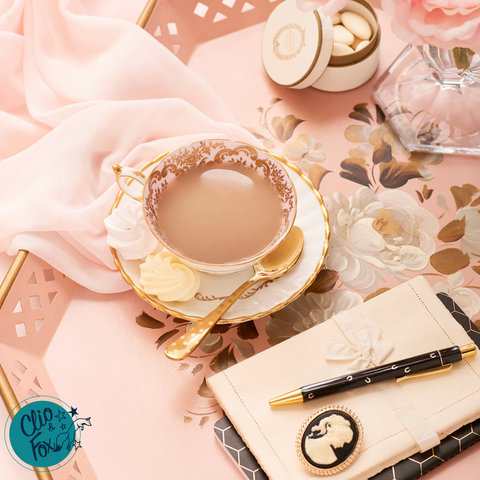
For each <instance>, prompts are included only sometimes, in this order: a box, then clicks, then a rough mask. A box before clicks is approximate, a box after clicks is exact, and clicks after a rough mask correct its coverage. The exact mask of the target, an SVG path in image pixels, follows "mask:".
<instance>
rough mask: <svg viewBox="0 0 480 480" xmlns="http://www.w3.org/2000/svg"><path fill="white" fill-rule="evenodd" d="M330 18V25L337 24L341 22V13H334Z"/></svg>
mask: <svg viewBox="0 0 480 480" xmlns="http://www.w3.org/2000/svg"><path fill="white" fill-rule="evenodd" d="M330 20H332V25H338V24H339V23H342V19H341V15H340V14H339V13H334V14H333V15H331V16H330Z"/></svg>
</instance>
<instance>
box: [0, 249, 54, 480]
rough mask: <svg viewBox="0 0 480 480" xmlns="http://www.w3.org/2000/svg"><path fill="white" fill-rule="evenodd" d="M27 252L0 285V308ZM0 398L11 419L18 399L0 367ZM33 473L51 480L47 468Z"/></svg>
mask: <svg viewBox="0 0 480 480" xmlns="http://www.w3.org/2000/svg"><path fill="white" fill-rule="evenodd" d="M27 256H28V251H27V250H19V251H18V253H17V255H16V256H15V258H14V259H13V262H12V264H11V265H10V268H9V269H8V272H7V274H6V275H5V278H4V279H3V281H2V284H1V285H0V308H2V306H3V304H4V302H5V299H6V298H7V295H8V294H9V292H10V290H11V288H12V286H13V284H14V283H15V280H16V279H17V276H18V274H19V272H20V270H21V269H22V266H23V264H24V263H25V260H26V259H27ZM0 396H1V397H2V400H3V403H4V404H5V407H6V409H7V412H8V414H9V415H10V417H11V418H12V419H13V417H14V416H15V414H16V413H17V412H18V411H19V410H20V408H19V407H18V403H19V402H18V399H17V396H16V395H15V392H14V391H13V389H12V385H11V384H10V382H9V381H8V378H7V375H6V374H5V370H4V369H3V367H2V366H1V365H0ZM32 468H33V470H34V471H35V474H36V476H37V478H38V480H53V477H52V474H51V473H50V470H49V469H48V468H37V467H32Z"/></svg>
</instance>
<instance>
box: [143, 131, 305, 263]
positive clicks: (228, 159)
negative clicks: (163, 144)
mask: <svg viewBox="0 0 480 480" xmlns="http://www.w3.org/2000/svg"><path fill="white" fill-rule="evenodd" d="M227 142H229V141H227V140H226V141H223V142H222V141H212V140H210V141H201V142H196V143H193V144H191V145H188V146H186V147H182V148H181V149H179V150H178V151H174V152H172V153H170V154H168V155H167V156H166V157H165V158H164V160H163V161H162V162H161V163H160V165H159V166H158V167H157V168H156V169H155V171H154V172H153V173H152V174H151V175H150V177H149V178H148V180H147V183H146V186H145V195H146V196H145V216H146V217H147V220H148V222H147V223H149V224H150V227H151V229H152V231H153V232H154V234H155V235H156V236H157V238H159V239H160V240H161V241H162V242H163V243H164V244H165V246H166V247H167V248H169V249H172V250H173V253H175V254H176V255H178V256H179V257H181V258H183V257H182V256H181V255H180V253H179V252H176V251H175V248H174V247H173V245H170V244H169V242H168V239H167V237H166V235H165V233H164V231H163V230H162V228H161V227H160V225H159V223H158V218H157V208H156V206H157V204H158V199H159V197H160V195H161V193H162V192H163V190H164V189H165V188H166V187H167V186H168V184H169V180H170V179H172V178H175V177H178V176H180V175H182V174H183V173H186V172H188V171H190V170H192V169H194V168H197V167H200V166H204V165H206V164H208V163H216V164H222V163H224V164H233V165H236V166H239V167H241V168H244V169H246V170H250V171H256V173H257V174H259V175H260V176H262V177H263V178H265V179H267V180H268V181H269V182H270V183H271V185H272V186H273V188H274V189H275V190H276V191H277V193H278V195H279V197H280V199H281V201H282V205H283V216H282V221H281V224H280V227H279V230H278V232H277V234H276V235H275V237H274V238H273V239H272V241H271V242H270V243H269V245H268V246H267V247H265V249H264V250H263V251H262V252H265V251H268V250H269V249H270V248H272V246H273V245H275V244H276V243H277V242H278V241H279V240H280V239H281V238H283V237H284V236H285V235H286V233H287V232H288V230H289V229H290V227H291V225H292V224H293V219H294V216H295V213H296V198H295V190H294V187H293V184H292V182H291V180H290V178H289V177H288V174H287V173H286V171H285V170H284V169H283V168H282V167H281V166H280V165H279V164H278V163H277V161H276V160H275V159H274V158H272V156H271V154H270V153H269V152H266V151H265V150H263V149H257V148H256V147H254V146H252V145H248V144H244V143H240V144H237V146H235V147H234V148H229V145H228V143H227ZM237 143H238V142H237ZM260 152H261V153H262V155H263V152H265V154H266V155H267V157H266V158H261V157H260V158H259V153H260ZM172 176H173V177H172ZM262 252H261V253H262ZM183 260H188V259H185V258H183ZM190 260H193V259H190Z"/></svg>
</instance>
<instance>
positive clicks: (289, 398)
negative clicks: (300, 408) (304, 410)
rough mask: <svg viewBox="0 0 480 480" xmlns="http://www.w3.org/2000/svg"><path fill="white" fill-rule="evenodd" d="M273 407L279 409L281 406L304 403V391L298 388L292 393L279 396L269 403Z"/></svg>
mask: <svg viewBox="0 0 480 480" xmlns="http://www.w3.org/2000/svg"><path fill="white" fill-rule="evenodd" d="M268 403H269V404H270V406H271V407H278V406H279V405H290V404H292V403H303V395H302V391H301V390H300V389H299V388H297V389H296V390H292V391H291V392H288V393H285V394H284V395H279V396H278V397H275V398H272V399H271V400H269V401H268Z"/></svg>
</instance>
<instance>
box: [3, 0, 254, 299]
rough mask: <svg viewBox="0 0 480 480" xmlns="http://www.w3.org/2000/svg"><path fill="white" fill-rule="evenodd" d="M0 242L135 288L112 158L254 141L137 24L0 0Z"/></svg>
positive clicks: (74, 4)
mask: <svg viewBox="0 0 480 480" xmlns="http://www.w3.org/2000/svg"><path fill="white" fill-rule="evenodd" d="M0 65H1V66H2V67H1V74H0V138H1V141H0V251H1V252H6V253H8V254H9V255H15V254H16V253H17V252H18V250H19V249H26V250H29V251H30V252H33V253H35V254H36V255H38V256H40V257H41V258H43V259H44V260H46V261H47V262H49V263H50V264H51V265H52V266H54V267H55V268H57V269H58V270H60V271H61V272H63V273H64V274H66V275H67V276H69V277H70V278H72V279H73V280H74V281H76V282H77V283H79V284H81V285H83V286H85V287H87V288H89V289H91V290H93V291H97V292H102V293H113V292H120V291H124V290H127V289H129V288H130V287H129V286H128V285H127V284H126V283H125V282H124V281H123V279H122V278H121V276H120V273H119V272H118V271H117V270H116V269H115V266H114V263H113V259H112V255H111V252H110V250H109V247H108V245H107V243H106V230H105V227H104V223H103V221H104V219H105V217H106V216H108V215H109V213H110V209H111V207H112V205H113V202H114V201H115V197H116V195H117V193H118V191H119V190H118V186H117V185H116V183H115V175H114V173H113V171H112V165H114V164H119V165H122V166H132V167H139V166H141V165H142V164H144V163H146V162H148V161H150V160H153V159H154V158H155V157H156V156H157V155H159V154H160V153H162V152H165V151H169V150H172V149H174V148H176V147H179V146H182V145H185V144H188V143H190V142H192V141H196V140H199V139H203V138H232V139H235V140H243V141H247V142H249V143H255V139H254V138H253V137H252V136H251V135H250V134H249V133H248V132H247V131H246V130H244V129H243V128H241V127H240V126H238V125H237V124H236V122H235V119H234V118H233V116H232V114H231V113H230V112H229V110H228V108H227V107H226V105H225V104H224V103H223V101H222V100H221V98H220V97H219V96H218V95H217V94H216V92H215V91H214V90H213V89H212V88H211V87H210V86H209V85H208V84H206V83H205V82H204V81H203V80H202V79H201V78H199V77H198V76H197V75H196V74H194V73H193V72H192V71H191V70H189V69H188V67H186V66H185V65H184V64H183V63H181V62H180V61H179V60H178V59H177V58H176V57H175V56H174V55H173V54H172V53H171V52H170V51H168V50H167V49H166V48H164V47H163V46H162V45H161V44H159V43H158V42H157V41H156V40H155V39H154V38H153V37H151V36H150V35H149V34H147V33H146V32H145V31H144V30H143V29H141V28H140V27H138V26H136V25H135V24H133V23H132V22H129V21H126V20H122V19H119V18H108V17H100V16H93V15H88V14H87V13H86V11H85V9H84V6H83V5H82V3H81V2H80V1H79V0H13V1H12V0H9V1H5V0H3V1H2V0H0Z"/></svg>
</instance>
